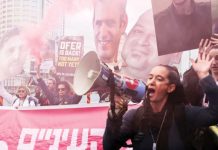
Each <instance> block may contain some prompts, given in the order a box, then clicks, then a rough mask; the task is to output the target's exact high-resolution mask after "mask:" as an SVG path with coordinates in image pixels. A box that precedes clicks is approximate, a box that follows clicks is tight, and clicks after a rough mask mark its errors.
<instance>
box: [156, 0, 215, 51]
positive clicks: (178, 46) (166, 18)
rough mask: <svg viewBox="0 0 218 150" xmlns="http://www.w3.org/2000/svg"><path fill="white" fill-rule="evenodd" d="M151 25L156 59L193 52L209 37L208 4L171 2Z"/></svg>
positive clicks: (175, 0)
mask: <svg viewBox="0 0 218 150" xmlns="http://www.w3.org/2000/svg"><path fill="white" fill-rule="evenodd" d="M154 21H155V31H156V36H157V47H158V54H159V55H164V54H169V53H174V52H181V51H184V50H190V49H195V48H197V47H198V44H199V42H200V40H201V39H202V38H204V39H206V38H209V37H210V36H211V34H212V18H211V3H210V2H202V1H201V2H195V0H172V4H171V5H170V6H169V7H168V8H167V9H165V10H163V11H162V12H160V13H158V14H156V15H155V20H154Z"/></svg>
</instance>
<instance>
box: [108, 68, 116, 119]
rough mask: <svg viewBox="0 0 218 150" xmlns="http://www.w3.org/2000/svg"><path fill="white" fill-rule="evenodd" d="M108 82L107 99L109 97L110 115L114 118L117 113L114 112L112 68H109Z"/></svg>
mask: <svg viewBox="0 0 218 150" xmlns="http://www.w3.org/2000/svg"><path fill="white" fill-rule="evenodd" d="M108 84H109V86H110V95H109V99H110V107H111V112H112V117H113V118H114V119H116V118H117V115H116V113H115V100H114V96H115V80H114V74H113V72H112V70H110V75H109V79H108Z"/></svg>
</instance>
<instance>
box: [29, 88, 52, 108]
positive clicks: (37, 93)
mask: <svg viewBox="0 0 218 150" xmlns="http://www.w3.org/2000/svg"><path fill="white" fill-rule="evenodd" d="M33 96H34V97H35V98H37V99H38V100H39V105H40V106H47V105H49V100H48V99H47V98H46V96H45V94H44V93H43V92H42V89H41V88H40V87H39V86H37V85H35V88H34V95H33Z"/></svg>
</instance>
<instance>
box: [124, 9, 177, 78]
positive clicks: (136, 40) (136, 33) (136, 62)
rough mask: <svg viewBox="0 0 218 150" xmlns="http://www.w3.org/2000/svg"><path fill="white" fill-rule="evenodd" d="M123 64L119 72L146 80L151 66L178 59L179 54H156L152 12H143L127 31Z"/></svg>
mask: <svg viewBox="0 0 218 150" xmlns="http://www.w3.org/2000/svg"><path fill="white" fill-rule="evenodd" d="M121 55H122V59H123V61H124V62H125V65H123V66H122V68H121V72H122V73H123V74H125V75H127V76H130V77H132V78H135V79H141V80H143V81H146V78H147V75H148V73H149V72H150V70H151V68H153V67H154V66H156V65H158V64H170V63H174V62H176V61H175V60H180V54H169V55H164V56H158V51H157V43H156V37H155V29H154V20H153V13H152V11H151V10H148V11H146V12H144V13H143V14H142V15H141V16H140V17H139V19H138V21H137V22H136V24H135V25H134V26H133V28H132V29H131V31H130V32H129V34H128V36H127V38H126V41H125V43H124V47H123V50H122V52H121Z"/></svg>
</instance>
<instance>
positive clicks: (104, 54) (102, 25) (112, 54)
mask: <svg viewBox="0 0 218 150" xmlns="http://www.w3.org/2000/svg"><path fill="white" fill-rule="evenodd" d="M125 3H126V2H125V0H122V1H120V0H97V1H96V3H95V7H94V18H93V29H94V36H95V45H96V51H97V54H98V57H99V59H100V60H101V61H102V62H105V63H113V62H116V61H117V53H118V48H119V42H120V38H121V35H122V34H123V33H124V32H125V29H126V26H127V15H126V12H125Z"/></svg>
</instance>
